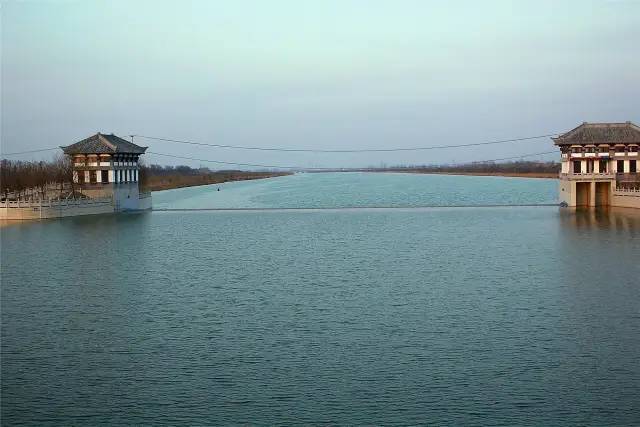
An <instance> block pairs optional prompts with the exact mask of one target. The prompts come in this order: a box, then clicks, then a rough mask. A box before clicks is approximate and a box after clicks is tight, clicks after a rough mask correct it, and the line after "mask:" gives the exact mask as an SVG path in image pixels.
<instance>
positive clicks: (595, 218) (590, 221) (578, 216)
mask: <svg viewBox="0 0 640 427" xmlns="http://www.w3.org/2000/svg"><path fill="white" fill-rule="evenodd" d="M560 221H561V223H562V226H563V229H568V230H581V231H584V230H596V229H599V230H614V231H622V232H626V233H629V235H631V236H634V237H636V236H638V235H640V211H639V210H638V209H627V208H613V207H611V208H599V209H582V208H574V209H571V208H563V209H561V210H560Z"/></svg>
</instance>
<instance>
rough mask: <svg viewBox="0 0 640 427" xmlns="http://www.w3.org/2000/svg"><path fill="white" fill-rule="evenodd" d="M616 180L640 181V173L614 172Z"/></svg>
mask: <svg viewBox="0 0 640 427" xmlns="http://www.w3.org/2000/svg"><path fill="white" fill-rule="evenodd" d="M616 181H617V182H627V183H640V173H619V174H616Z"/></svg>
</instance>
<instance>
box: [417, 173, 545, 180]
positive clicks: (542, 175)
mask: <svg viewBox="0 0 640 427" xmlns="http://www.w3.org/2000/svg"><path fill="white" fill-rule="evenodd" d="M410 173H419V174H429V175H470V176H504V177H512V178H545V179H558V173H557V172H421V171H411V172H410Z"/></svg>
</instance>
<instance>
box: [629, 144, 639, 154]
mask: <svg viewBox="0 0 640 427" xmlns="http://www.w3.org/2000/svg"><path fill="white" fill-rule="evenodd" d="M629 152H630V153H637V152H638V146H637V145H631V146H629Z"/></svg>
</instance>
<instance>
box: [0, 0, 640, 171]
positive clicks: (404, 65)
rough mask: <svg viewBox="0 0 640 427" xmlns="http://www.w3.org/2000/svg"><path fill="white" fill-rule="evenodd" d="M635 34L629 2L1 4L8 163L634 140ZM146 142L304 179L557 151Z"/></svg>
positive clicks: (637, 14)
mask: <svg viewBox="0 0 640 427" xmlns="http://www.w3.org/2000/svg"><path fill="white" fill-rule="evenodd" d="M639 22H640V1H636V0H609V1H607V0H579V1H559V0H554V1H544V0H543V1H541V0H536V1H483V2H479V1H442V2H436V1H425V0H416V1H409V0H388V1H386V0H378V1H373V0H362V1H355V0H335V1H330V0H323V1H320V0H318V1H300V0H280V1H279V0H269V1H262V0H261V1H258V0H256V1H245V0H229V1H222V0H220V1H206V2H205V1H202V2H198V1H193V2H189V1H167V2H163V1H160V0H153V1H118V0H116V1H97V0H86V1H3V2H2V80H1V83H2V105H1V106H2V134H1V136H2V151H3V152H14V151H22V150H30V149H38V148H47V147H51V146H57V145H67V144H70V143H73V142H75V141H77V140H80V139H82V138H84V137H86V136H89V135H90V134H93V133H95V132H96V131H102V132H107V133H111V132H114V133H116V134H117V135H120V136H125V135H128V134H132V133H135V134H146V135H153V136H161V137H168V138H175V139H192V140H196V141H201V142H212V143H219V144H235V145H253V146H265V147H267V146H283V147H292V148H293V147H295V148H322V149H334V148H335V149H341V148H387V147H408V146H429V145H442V144H458V143H461V144H462V143H469V142H480V141H486V140H494V139H508V138H517V137H526V136H531V135H540V134H546V133H553V132H559V131H565V130H569V129H571V128H573V127H575V126H576V125H578V124H580V123H581V122H583V121H593V122H596V121H626V120H632V121H634V122H636V123H638V122H640V108H639V107H640V103H639V102H638V100H639V99H640V55H638V53H639V51H638V41H639V40H640V25H638V23H639ZM136 142H139V143H141V144H142V145H149V146H150V150H153V151H157V152H162V153H171V154H179V155H183V156H189V157H198V158H204V159H214V160H224V161H232V162H233V161H237V162H247V163H268V164H281V165H301V166H307V167H308V166H322V167H324V166H367V165H379V164H381V163H382V162H384V163H386V164H406V163H412V164H421V163H444V162H452V161H456V162H465V161H473V160H485V159H492V158H499V157H506V156H511V155H519V154H525V153H535V152H540V151H547V150H549V149H552V145H551V142H550V141H549V140H540V141H529V142H523V143H516V144H505V145H495V146H488V147H482V148H468V149H463V150H462V149H448V150H438V151H424V152H415V153H413V152H404V153H397V154H395V153H394V154H388V153H387V154H381V153H366V154H362V153H359V154H299V153H297V154H296V153H265V152H250V151H239V150H228V149H214V148H200V147H191V146H181V145H173V144H168V143H162V142H155V141H145V142H144V143H142V141H136ZM50 156H52V153H44V154H38V155H25V156H22V158H24V159H32V158H33V159H39V158H47V157H50ZM146 157H147V159H146V161H147V162H148V163H163V164H167V163H168V164H176V163H183V164H184V163H186V164H191V165H198V162H188V161H178V160H170V159H166V158H161V157H155V156H152V155H148V156H146ZM556 157H557V156H554V155H551V156H544V158H545V159H552V158H556ZM210 166H212V167H215V165H210Z"/></svg>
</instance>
